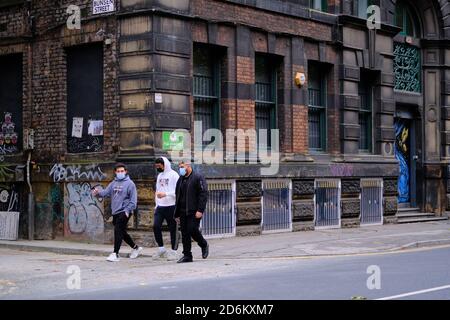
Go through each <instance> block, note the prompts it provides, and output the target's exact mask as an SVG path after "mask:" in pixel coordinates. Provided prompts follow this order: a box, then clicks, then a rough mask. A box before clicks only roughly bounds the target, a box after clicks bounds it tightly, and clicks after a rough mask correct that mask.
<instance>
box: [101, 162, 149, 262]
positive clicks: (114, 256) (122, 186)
mask: <svg viewBox="0 0 450 320" xmlns="http://www.w3.org/2000/svg"><path fill="white" fill-rule="evenodd" d="M114 171H115V174H116V178H115V179H114V181H112V182H111V183H110V184H109V185H108V187H106V189H104V190H98V189H97V188H95V189H94V190H93V191H92V194H93V195H94V196H96V197H102V198H105V197H111V211H112V215H113V225H114V252H113V253H111V254H110V255H109V257H108V258H107V259H106V260H108V261H111V262H117V261H119V250H120V246H121V245H122V240H124V241H125V242H126V243H127V244H128V245H129V246H130V247H131V248H132V249H133V250H132V251H131V253H130V258H131V259H135V258H137V257H138V256H139V255H140V253H141V251H142V247H138V246H137V245H136V244H135V243H134V241H133V239H131V237H130V235H129V234H128V233H127V225H128V220H130V217H131V215H132V214H133V211H134V210H135V209H136V205H137V191H136V185H135V184H134V182H133V181H132V180H131V179H130V177H129V176H128V172H127V168H126V166H125V165H124V164H123V163H117V164H116V165H115V166H114Z"/></svg>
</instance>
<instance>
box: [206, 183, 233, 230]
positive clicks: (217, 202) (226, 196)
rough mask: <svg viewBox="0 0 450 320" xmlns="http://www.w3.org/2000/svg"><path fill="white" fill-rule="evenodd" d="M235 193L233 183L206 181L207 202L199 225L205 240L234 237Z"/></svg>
mask: <svg viewBox="0 0 450 320" xmlns="http://www.w3.org/2000/svg"><path fill="white" fill-rule="evenodd" d="M235 191H236V185H235V182H233V181H208V202H207V204H206V210H205V212H204V215H203V218H202V220H201V223H200V226H201V229H202V234H203V235H204V236H205V238H223V237H230V236H234V235H236V217H235V203H236V196H235V194H236V192H235Z"/></svg>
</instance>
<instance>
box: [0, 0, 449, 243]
mask: <svg viewBox="0 0 450 320" xmlns="http://www.w3.org/2000/svg"><path fill="white" fill-rule="evenodd" d="M369 5H376V6H377V7H376V8H375V11H373V13H375V16H374V15H373V14H368V13H367V10H366V8H367V7H368V6H369ZM377 8H379V10H377ZM449 12H450V4H449V2H448V1H447V0H441V1H437V0H426V1H423V0H420V1H419V0H398V1H395V0H253V1H248V0H177V1H171V0H111V1H99V0H40V1H35V0H1V1H0V111H1V112H0V119H1V126H2V132H1V133H0V150H1V156H0V160H1V161H2V163H1V164H0V181H1V183H0V188H1V189H2V190H1V191H0V201H1V203H0V206H2V208H1V209H2V210H4V211H20V212H21V213H22V214H21V220H20V226H21V228H20V235H21V236H22V237H26V236H27V230H28V218H27V212H28V210H29V209H28V208H27V206H28V205H27V201H26V199H27V194H28V193H29V187H28V184H27V172H29V173H30V180H31V185H32V187H33V191H34V194H35V200H36V206H35V212H34V219H35V221H34V226H35V232H34V237H35V238H36V239H52V238H65V239H73V240H80V241H97V242H107V241H110V239H111V229H110V228H111V227H110V224H108V223H106V221H107V220H108V218H109V215H110V213H109V212H108V206H107V200H105V201H99V200H96V199H93V198H92V197H91V196H90V188H91V187H92V186H94V185H105V184H107V183H108V182H109V181H110V180H111V179H112V177H113V172H112V169H111V168H112V165H113V163H114V162H115V161H122V162H125V163H127V164H128V165H129V171H130V174H131V176H132V178H133V179H134V180H135V182H136V183H137V186H138V191H139V211H138V214H137V215H136V216H135V219H134V220H133V221H131V222H130V228H131V229H132V230H133V232H134V233H135V236H136V237H141V239H142V240H143V241H144V242H146V243H153V236H152V232H150V230H151V225H152V215H153V207H154V201H153V189H154V180H155V170H154V169H153V166H152V165H151V164H152V161H153V160H154V159H155V157H158V156H160V155H167V154H168V151H169V149H170V143H171V142H170V137H175V138H176V139H179V138H180V136H178V135H175V134H171V133H172V131H173V130H175V129H185V130H187V131H188V132H191V133H194V128H195V124H194V121H196V120H201V121H202V125H203V127H202V130H203V131H201V132H204V131H205V130H206V129H213V128H217V129H220V130H221V132H222V133H223V136H224V137H225V138H224V139H225V141H224V146H226V147H227V149H226V151H227V153H226V154H219V155H220V157H221V158H222V159H224V158H226V160H227V161H225V163H222V164H221V163H217V164H211V165H206V164H202V163H195V165H194V166H195V169H196V170H199V171H201V172H202V173H204V174H205V176H206V177H207V179H208V180H209V183H210V201H209V203H210V205H209V207H208V208H209V209H208V210H209V212H207V213H206V215H205V219H204V221H203V222H204V225H203V229H204V232H205V233H207V234H209V235H210V236H214V235H221V236H224V235H235V234H238V235H244V234H259V233H261V232H272V231H275V232H278V231H286V230H287V231H291V230H293V231H298V230H311V229H315V228H323V227H349V226H359V225H362V224H371V223H382V222H384V223H395V222H397V221H398V220H399V219H401V218H402V212H404V211H413V210H414V209H415V208H418V210H420V211H422V212H428V213H430V214H431V215H433V216H436V217H441V216H446V209H447V207H449V206H450V202H449V201H448V199H450V198H449V196H450V187H447V185H448V183H447V178H449V175H448V169H447V168H448V164H449V160H450V135H449V132H450V112H449V111H448V110H450V109H449V108H450V107H448V106H450V86H449V81H450V69H449V65H450V47H449V39H450V32H449V30H450V29H449V24H450V22H449V19H448V14H449ZM78 13H79V15H80V18H81V22H80V26H79V28H78V26H77V15H78ZM378 13H379V17H380V19H381V23H380V24H379V25H378V26H375V25H374V24H373V23H376V22H379V21H378V20H370V18H371V17H378V16H377V15H376V14H378ZM368 17H369V24H368V21H367V18H368ZM370 23H372V24H370ZM303 76H304V78H305V79H306V81H305V82H303V81H302V78H303ZM230 129H242V130H248V129H256V130H261V129H266V130H270V129H278V131H279V137H278V139H277V140H273V141H271V140H270V139H269V141H268V142H267V143H266V144H267V145H268V146H269V147H272V148H274V147H276V145H279V152H280V155H279V156H280V164H279V170H278V172H277V174H276V175H271V176H266V175H263V174H261V170H260V169H261V168H262V167H264V166H265V165H264V162H263V161H262V160H261V159H260V158H259V154H258V153H255V152H254V151H255V150H254V149H252V148H254V144H253V142H256V141H258V142H260V140H261V139H262V137H263V136H264V135H262V136H258V137H256V136H254V137H252V136H250V137H249V139H248V140H247V141H244V140H239V139H240V138H242V136H241V135H240V134H238V139H237V141H236V140H235V139H234V138H232V137H231V136H227V135H226V134H225V133H226V131H227V130H230ZM30 132H34V135H33V136H31V135H30ZM258 132H259V131H258ZM33 137H34V138H33ZM181 139H182V140H181V141H182V142H183V138H182V137H181ZM204 140H206V141H209V142H211V141H210V140H211V139H210V138H208V139H206V138H205V139H204ZM30 141H32V142H33V143H34V146H33V143H31V144H30ZM188 142H189V138H187V137H185V138H184V144H185V145H187V144H188ZM203 144H205V142H203ZM235 145H236V146H235ZM168 146H169V147H168ZM195 148H198V146H197V147H195ZM230 150H231V151H230ZM256 151H261V150H260V149H258V150H256ZM28 156H31V164H30V166H29V168H30V170H29V171H27V168H28V166H27V159H28ZM252 157H253V158H252ZM403 219H404V213H403ZM215 228H216V229H215Z"/></svg>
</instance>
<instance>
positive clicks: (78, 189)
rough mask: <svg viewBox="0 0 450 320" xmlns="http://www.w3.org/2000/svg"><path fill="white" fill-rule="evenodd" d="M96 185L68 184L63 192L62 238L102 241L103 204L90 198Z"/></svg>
mask: <svg viewBox="0 0 450 320" xmlns="http://www.w3.org/2000/svg"><path fill="white" fill-rule="evenodd" d="M95 185H97V184H92V185H91V183H89V182H82V183H77V182H70V183H67V184H66V185H65V192H64V207H65V210H64V236H67V237H75V238H77V239H86V240H94V241H101V242H102V241H103V237H104V226H105V225H104V222H105V219H104V215H103V203H102V202H101V201H100V200H99V199H97V198H96V197H94V196H92V193H91V188H92V187H94V186H95Z"/></svg>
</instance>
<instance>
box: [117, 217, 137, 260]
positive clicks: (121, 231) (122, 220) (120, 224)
mask: <svg viewBox="0 0 450 320" xmlns="http://www.w3.org/2000/svg"><path fill="white" fill-rule="evenodd" d="M130 217H131V214H130ZM130 217H128V218H127V216H126V214H125V212H120V213H117V214H115V215H113V226H114V252H115V253H119V250H120V246H121V245H122V240H123V241H125V242H126V243H127V244H128V245H129V246H130V247H131V248H133V249H134V248H136V244H135V243H134V241H133V239H131V237H130V235H129V234H128V232H127V226H128V220H130Z"/></svg>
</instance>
